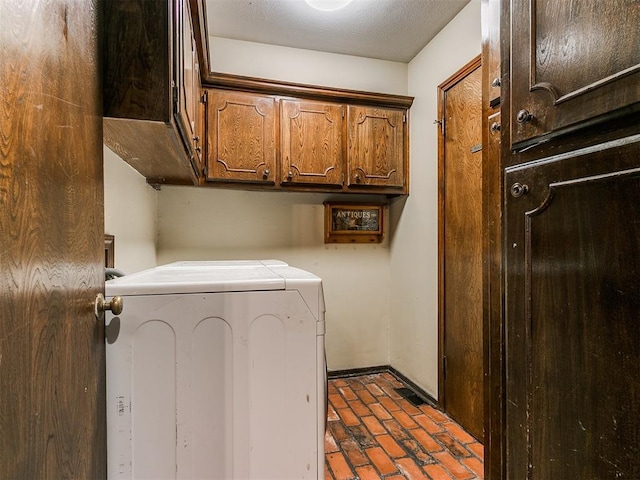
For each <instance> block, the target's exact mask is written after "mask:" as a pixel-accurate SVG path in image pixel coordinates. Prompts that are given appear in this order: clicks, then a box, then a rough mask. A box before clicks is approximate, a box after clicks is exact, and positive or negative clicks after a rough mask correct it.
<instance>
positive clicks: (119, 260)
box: [104, 147, 157, 273]
mask: <svg viewBox="0 0 640 480" xmlns="http://www.w3.org/2000/svg"><path fill="white" fill-rule="evenodd" d="M156 214H157V192H156V191H155V190H154V189H153V188H151V187H150V186H149V185H147V183H146V181H145V179H144V177H142V176H141V175H140V174H139V173H138V172H137V171H135V170H134V169H133V168H131V167H130V166H129V165H128V164H127V163H125V162H124V160H122V159H121V158H120V157H118V156H117V155H116V154H115V153H113V152H112V151H111V150H110V149H109V148H107V147H104V231H105V233H108V234H111V235H114V236H115V246H116V250H115V267H116V268H117V269H119V270H122V271H123V272H125V273H133V272H138V271H140V270H144V269H145V268H150V267H153V266H155V265H156Z"/></svg>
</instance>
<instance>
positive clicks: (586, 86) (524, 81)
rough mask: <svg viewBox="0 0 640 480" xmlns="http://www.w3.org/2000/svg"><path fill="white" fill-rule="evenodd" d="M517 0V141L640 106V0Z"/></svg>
mask: <svg viewBox="0 0 640 480" xmlns="http://www.w3.org/2000/svg"><path fill="white" fill-rule="evenodd" d="M511 5H512V7H511V19H512V25H511V31H512V32H513V41H512V42H511V48H512V52H511V128H512V133H511V141H512V144H513V145H512V146H513V147H514V148H521V147H525V146H527V145H529V144H531V143H536V142H538V141H541V140H548V137H550V136H554V135H557V134H560V133H562V132H566V131H570V130H571V129H575V128H578V127H580V125H581V124H585V123H587V124H588V123H597V122H605V121H607V120H608V119H610V118H611V117H612V116H614V115H619V114H624V113H629V111H630V110H632V109H635V110H636V111H638V110H639V109H640V48H638V45H639V44H640V28H638V25H640V1H638V0H607V1H602V0H580V1H579V2H578V1H575V2H574V1H571V2H569V1H567V2H559V1H557V0H535V1H534V0H513V1H512V2H511Z"/></svg>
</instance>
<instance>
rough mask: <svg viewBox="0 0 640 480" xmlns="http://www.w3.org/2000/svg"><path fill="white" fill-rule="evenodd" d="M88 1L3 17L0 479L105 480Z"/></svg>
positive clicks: (97, 115)
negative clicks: (96, 303)
mask: <svg viewBox="0 0 640 480" xmlns="http://www.w3.org/2000/svg"><path fill="white" fill-rule="evenodd" d="M99 12H100V6H99V2H97V1H95V0H94V1H83V2H76V1H71V0H51V1H48V2H3V3H2V15H0V32H2V42H1V51H2V53H1V54H0V98H1V99H2V100H1V104H2V108H0V478H3V479H4V478H6V479H60V478H74V479H81V478H82V479H100V478H105V477H106V439H105V431H106V428H105V418H106V416H105V372H104V369H105V366H104V365H105V363H104V360H105V359H104V336H103V326H102V324H101V323H100V322H97V321H96V318H95V316H94V312H93V304H94V299H95V297H96V294H97V293H98V292H101V291H103V290H104V271H103V263H104V225H103V208H104V207H103V180H102V108H101V98H102V95H101V91H100V85H101V82H100V78H99V76H98V73H99V71H100V68H99V65H98V64H97V63H96V62H97V60H98V59H99V58H100V55H99V49H98V41H97V38H96V33H97V31H98V29H97V27H98V25H99V18H98V15H100V13H99Z"/></svg>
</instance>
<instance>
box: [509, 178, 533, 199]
mask: <svg viewBox="0 0 640 480" xmlns="http://www.w3.org/2000/svg"><path fill="white" fill-rule="evenodd" d="M528 191H529V186H528V185H527V184H522V183H518V182H516V183H514V184H513V185H511V196H512V197H515V198H518V197H521V196H522V195H524V194H525V193H527V192H528Z"/></svg>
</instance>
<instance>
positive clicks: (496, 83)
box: [491, 77, 502, 88]
mask: <svg viewBox="0 0 640 480" xmlns="http://www.w3.org/2000/svg"><path fill="white" fill-rule="evenodd" d="M500 85H502V82H501V81H500V78H498V77H496V78H494V79H493V81H492V82H491V86H492V87H493V88H496V87H499V86H500Z"/></svg>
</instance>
